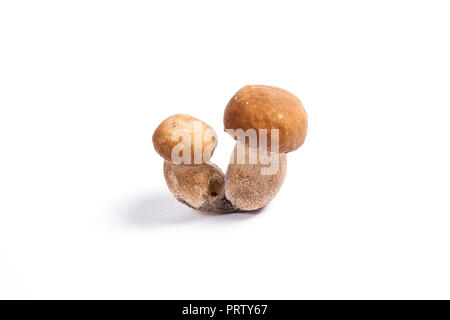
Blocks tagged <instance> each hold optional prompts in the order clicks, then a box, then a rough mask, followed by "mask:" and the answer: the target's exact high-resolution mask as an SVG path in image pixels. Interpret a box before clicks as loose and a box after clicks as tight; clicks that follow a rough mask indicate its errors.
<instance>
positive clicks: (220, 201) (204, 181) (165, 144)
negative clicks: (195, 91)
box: [153, 85, 308, 213]
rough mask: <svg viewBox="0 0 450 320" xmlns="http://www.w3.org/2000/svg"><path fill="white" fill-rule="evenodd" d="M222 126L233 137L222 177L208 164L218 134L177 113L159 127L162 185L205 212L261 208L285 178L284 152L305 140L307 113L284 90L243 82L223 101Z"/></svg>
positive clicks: (155, 141)
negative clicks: (231, 147) (242, 84)
mask: <svg viewBox="0 0 450 320" xmlns="http://www.w3.org/2000/svg"><path fill="white" fill-rule="evenodd" d="M224 126H225V131H227V132H228V133H230V134H231V135H232V136H233V137H234V138H235V139H236V140H237V142H236V146H235V148H234V151H233V154H232V157H231V159H230V164H229V166H228V170H227V172H226V174H225V175H224V174H223V172H222V170H220V168H219V167H217V166H216V165H215V164H213V163H211V162H210V159H211V157H212V155H213V153H214V150H215V147H216V145H217V135H216V133H215V132H214V130H213V129H212V128H211V127H210V126H209V125H207V124H206V123H205V122H203V121H201V120H199V119H197V118H194V117H191V116H189V115H184V114H177V115H174V116H171V117H169V118H167V119H166V120H164V121H163V122H162V123H161V124H160V125H159V126H158V128H157V129H156V130H155V133H154V134H153V145H154V147H155V150H156V151H157V152H158V153H159V154H160V155H161V157H163V158H164V177H165V179H166V183H167V186H168V187H169V190H170V191H171V192H172V194H173V195H174V196H175V198H177V199H178V200H179V201H180V202H182V203H184V204H186V205H188V206H190V207H192V208H194V209H197V210H200V211H204V212H214V213H228V212H241V211H253V210H257V209H260V208H262V207H264V206H266V205H267V204H268V203H269V202H270V201H271V200H272V199H273V198H274V197H275V196H276V195H277V193H278V191H279V190H280V188H281V185H282V184H283V182H284V179H285V177H286V169H287V157H286V153H288V152H292V151H294V150H296V149H298V148H299V147H300V146H301V145H302V144H303V142H304V141H305V137H306V131H307V128H308V124H307V115H306V111H305V109H304V108H303V105H302V103H301V102H300V100H299V99H298V98H297V97H296V96H295V95H293V94H292V93H290V92H288V91H286V90H283V89H280V88H276V87H270V86H260V85H254V86H245V87H243V88H242V89H240V90H239V91H238V92H237V93H236V94H235V95H234V96H233V97H232V98H231V100H230V101H229V102H228V105H227V107H226V109H225V114H224ZM247 138H248V139H247Z"/></svg>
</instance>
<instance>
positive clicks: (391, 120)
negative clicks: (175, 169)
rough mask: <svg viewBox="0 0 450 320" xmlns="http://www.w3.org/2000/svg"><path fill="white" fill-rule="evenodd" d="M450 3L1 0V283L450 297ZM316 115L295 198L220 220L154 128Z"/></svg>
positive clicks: (295, 172)
mask: <svg viewBox="0 0 450 320" xmlns="http://www.w3.org/2000/svg"><path fill="white" fill-rule="evenodd" d="M449 16H450V8H449V5H448V1H304V2H300V1H222V2H219V1H154V2H150V1H2V2H1V4H0V298H160V299H164V298H187V299H190V298H209V299H216V298H225V299H226V298H254V299H260V298H268V299H272V298H274V299H278V298H289V299H290V298H295V299H301V298H308V299H314V298H343V299H347V298H360V299H365V298H387V299H389V298H450V272H449V270H450V256H449V249H450V248H449V246H450V197H449V196H450V169H449V163H450V150H449V149H450V146H449V139H450V128H449V119H450V91H449V89H450V58H449V57H450V41H449V39H450V19H449ZM246 84H267V85H275V86H279V87H282V88H285V89H288V90H290V91H291V92H293V93H294V94H296V95H297V96H298V97H299V98H300V99H301V100H302V102H303V104H304V105H305V108H306V110H307V112H308V115H309V132H308V136H307V139H306V143H305V144H304V146H303V147H302V148H301V149H299V150H298V151H296V152H294V153H290V154H289V155H288V174H287V178H286V181H285V184H284V185H283V188H282V190H281V191H280V193H279V195H278V196H277V197H276V198H275V199H274V200H273V202H272V203H271V204H270V205H269V206H268V207H267V208H266V209H265V210H263V211H262V212H260V213H258V214H236V215H226V216H204V215H201V214H199V213H197V212H194V211H192V210H191V209H189V208H187V207H185V206H183V205H182V204H179V203H178V202H176V200H175V199H174V198H173V197H172V196H171V194H170V193H169V191H168V189H167V187H166V186H165V182H164V178H163V174H162V159H161V158H160V157H159V156H158V155H157V154H156V152H155V151H154V149H153V145H152V141H151V137H152V134H153V131H154V129H155V128H156V126H157V125H158V124H159V122H160V121H162V120H163V119H164V118H166V117H168V116H170V115H172V114H175V113H188V114H191V115H193V116H195V117H198V118H200V119H202V120H204V121H206V122H207V123H209V124H210V125H212V126H213V127H214V128H215V130H216V131H217V132H218V134H219V145H218V148H217V149H216V152H215V155H214V157H213V160H214V161H215V162H216V163H217V164H219V165H220V166H221V167H222V168H223V169H226V165H227V161H228V159H229V156H230V154H231V151H232V148H233V145H234V143H233V140H232V139H231V138H230V137H229V136H227V135H226V134H225V133H224V132H223V124H222V117H223V110H224V108H225V106H226V103H227V102H228V100H229V99H230V98H231V96H232V95H233V94H234V93H235V92H236V91H237V90H238V89H239V88H240V87H242V86H244V85H246Z"/></svg>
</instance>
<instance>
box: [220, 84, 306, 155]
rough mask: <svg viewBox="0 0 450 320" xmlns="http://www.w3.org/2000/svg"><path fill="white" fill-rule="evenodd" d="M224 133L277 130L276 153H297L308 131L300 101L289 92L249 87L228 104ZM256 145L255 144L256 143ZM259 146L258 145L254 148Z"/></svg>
mask: <svg viewBox="0 0 450 320" xmlns="http://www.w3.org/2000/svg"><path fill="white" fill-rule="evenodd" d="M224 125H225V129H234V130H236V129H243V130H244V131H246V130H248V129H255V130H257V131H258V130H260V129H267V130H268V138H267V139H268V141H267V145H268V147H269V148H270V146H271V143H270V141H271V131H270V130H271V129H278V130H279V153H288V152H291V151H294V150H297V149H298V148H299V147H300V146H301V145H302V144H303V142H304V141H305V137H306V131H307V128H308V123H307V115H306V111H305V109H304V108H303V105H302V103H301V101H300V100H299V99H298V98H297V97H296V96H295V95H293V94H292V93H290V92H289V91H286V90H284V89H280V88H277V87H271V86H262V85H250V86H245V87H243V88H242V89H240V90H239V91H238V92H237V93H236V94H235V95H234V96H233V97H232V98H231V100H230V101H229V102H228V105H227V107H226V109H225V114H224ZM258 143H259V142H258ZM258 145H259V144H258Z"/></svg>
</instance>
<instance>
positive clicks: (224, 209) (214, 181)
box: [164, 161, 239, 213]
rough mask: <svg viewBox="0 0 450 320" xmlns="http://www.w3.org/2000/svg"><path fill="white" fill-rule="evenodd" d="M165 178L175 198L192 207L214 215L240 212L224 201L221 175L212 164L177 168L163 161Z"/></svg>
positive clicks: (218, 169)
mask: <svg viewBox="0 0 450 320" xmlns="http://www.w3.org/2000/svg"><path fill="white" fill-rule="evenodd" d="M164 177H165V179H166V183H167V186H168V187H169V189H170V191H171V192H172V194H173V195H174V196H175V198H177V200H179V201H180V202H182V203H184V204H186V205H188V206H190V207H191V208H194V209H197V210H200V211H204V212H215V213H229V212H236V211H239V210H238V209H236V208H235V207H233V206H232V205H231V203H230V202H229V201H228V200H226V199H225V190H224V183H225V179H224V174H223V172H222V170H220V168H219V167H218V166H216V165H215V164H213V163H210V162H209V163H203V164H198V165H185V164H179V165H176V164H173V163H172V162H170V161H164Z"/></svg>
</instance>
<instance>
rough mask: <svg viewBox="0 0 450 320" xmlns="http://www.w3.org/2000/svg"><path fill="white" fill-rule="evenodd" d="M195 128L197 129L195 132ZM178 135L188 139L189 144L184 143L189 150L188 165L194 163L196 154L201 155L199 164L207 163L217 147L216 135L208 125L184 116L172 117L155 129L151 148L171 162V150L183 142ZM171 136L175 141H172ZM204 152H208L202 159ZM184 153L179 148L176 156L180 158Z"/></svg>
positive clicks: (182, 149)
mask: <svg viewBox="0 0 450 320" xmlns="http://www.w3.org/2000/svg"><path fill="white" fill-rule="evenodd" d="M196 128H198V129H199V130H198V131H197V132H196V131H195V129H196ZM179 134H181V135H186V136H188V137H190V142H189V143H188V141H186V148H190V150H191V157H190V162H189V164H194V163H196V162H194V160H195V158H194V156H195V154H196V152H197V154H198V155H202V157H201V162H200V163H203V162H206V161H209V158H210V157H211V156H212V155H213V153H214V149H215V147H216V145H217V138H216V136H217V135H216V133H215V131H214V130H213V129H212V128H211V127H210V126H209V125H208V124H206V123H205V122H203V121H201V120H199V119H197V118H194V117H191V116H189V115H186V114H176V115H173V116H171V117H169V118H167V119H165V120H164V121H163V122H161V124H160V125H159V126H158V128H156V130H155V132H154V133H153V146H154V147H155V150H156V152H158V153H159V154H160V156H161V157H163V158H164V159H165V160H167V161H172V150H173V149H174V147H176V146H177V145H179V144H180V143H182V142H183V140H184V139H183V138H182V137H180V136H179ZM173 135H174V138H175V139H172V138H173ZM196 139H198V141H199V143H197V144H196V143H195V141H196ZM182 146H184V144H182ZM205 150H206V151H209V152H206V154H207V155H206V157H203V155H204V151H205ZM184 151H185V150H184V148H181V149H180V150H179V152H178V153H177V154H178V155H179V156H180V157H182V156H183V155H184Z"/></svg>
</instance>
